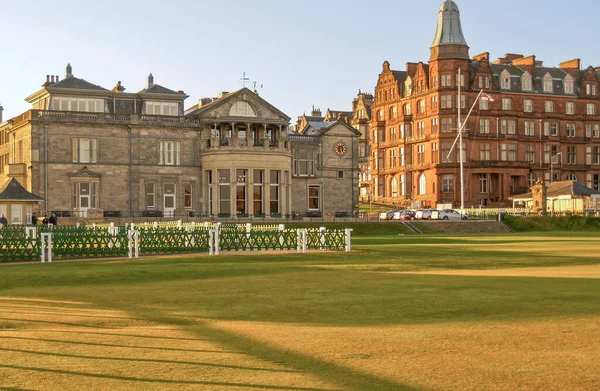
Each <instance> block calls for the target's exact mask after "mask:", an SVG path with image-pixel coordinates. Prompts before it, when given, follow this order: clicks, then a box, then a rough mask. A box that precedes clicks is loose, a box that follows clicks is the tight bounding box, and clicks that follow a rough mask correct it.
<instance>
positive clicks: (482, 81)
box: [479, 76, 490, 89]
mask: <svg viewBox="0 0 600 391" xmlns="http://www.w3.org/2000/svg"><path fill="white" fill-rule="evenodd" d="M484 87H485V88H486V89H488V88H490V78H489V77H484V76H479V88H484Z"/></svg>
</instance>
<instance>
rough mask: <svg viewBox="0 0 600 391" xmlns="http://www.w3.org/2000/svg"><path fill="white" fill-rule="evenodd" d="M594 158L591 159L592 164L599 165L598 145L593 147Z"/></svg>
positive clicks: (599, 149)
mask: <svg viewBox="0 0 600 391" xmlns="http://www.w3.org/2000/svg"><path fill="white" fill-rule="evenodd" d="M592 151H593V155H594V158H593V160H592V164H595V165H599V164H600V147H594V148H593V150H592Z"/></svg>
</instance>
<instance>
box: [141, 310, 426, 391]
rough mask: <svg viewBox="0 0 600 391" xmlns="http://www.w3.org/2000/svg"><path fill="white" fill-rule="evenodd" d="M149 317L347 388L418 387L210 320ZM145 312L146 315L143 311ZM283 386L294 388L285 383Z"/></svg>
mask: <svg viewBox="0 0 600 391" xmlns="http://www.w3.org/2000/svg"><path fill="white" fill-rule="evenodd" d="M145 314H146V316H148V320H150V321H153V322H159V323H163V324H178V325H181V326H182V327H185V328H186V329H187V330H189V332H191V333H194V334H198V335H201V336H202V337H205V338H209V339H210V340H212V341H214V342H215V343H216V344H219V345H220V346H223V347H226V348H229V349H232V350H236V351H240V352H243V353H244V354H247V355H251V356H253V357H256V358H259V359H261V360H265V361H269V362H272V363H275V364H280V365H285V366H287V367H290V368H294V369H296V370H297V371H300V372H304V373H307V374H311V375H313V376H318V377H319V378H321V379H323V380H324V381H326V382H328V383H335V384H337V385H338V386H340V387H342V389H344V390H356V391H367V390H386V391H387V390H394V391H413V390H417V389H416V388H414V387H410V386H408V385H406V384H401V383H397V382H393V381H391V380H387V379H382V378H379V377H377V376H373V375H369V374H367V373H363V372H359V371H357V370H354V369H351V368H348V367H344V366H340V365H337V364H334V363H330V362H326V361H322V360H318V359H315V358H313V357H310V356H306V355H303V354H300V353H296V352H292V351H288V350H284V349H278V348H276V347H274V346H272V345H266V344H264V343H260V342H258V341H256V340H253V339H251V338H246V337H244V336H241V335H239V334H235V333H231V332H228V331H225V330H221V329H217V328H214V327H211V326H210V325H208V324H207V323H204V322H198V321H194V320H189V319H182V318H170V317H167V316H164V315H161V314H156V313H155V314H148V313H145ZM141 316H143V315H141ZM282 389H286V390H287V389H293V388H292V387H289V388H288V387H282Z"/></svg>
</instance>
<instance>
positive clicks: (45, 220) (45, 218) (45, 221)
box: [42, 215, 48, 225]
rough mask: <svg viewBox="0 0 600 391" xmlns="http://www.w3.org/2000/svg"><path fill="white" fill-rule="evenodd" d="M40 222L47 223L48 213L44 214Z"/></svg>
mask: <svg viewBox="0 0 600 391" xmlns="http://www.w3.org/2000/svg"><path fill="white" fill-rule="evenodd" d="M42 224H44V225H48V215H44V219H43V220H42Z"/></svg>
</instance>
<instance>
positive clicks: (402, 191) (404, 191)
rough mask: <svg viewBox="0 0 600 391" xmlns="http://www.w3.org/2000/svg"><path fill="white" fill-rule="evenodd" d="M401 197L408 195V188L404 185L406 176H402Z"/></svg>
mask: <svg viewBox="0 0 600 391" xmlns="http://www.w3.org/2000/svg"><path fill="white" fill-rule="evenodd" d="M400 195H401V196H405V195H406V186H405V184H404V175H400Z"/></svg>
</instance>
